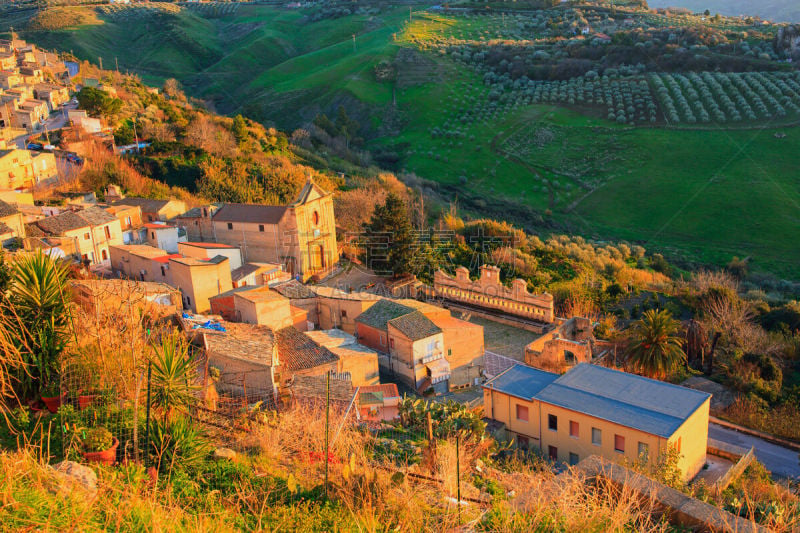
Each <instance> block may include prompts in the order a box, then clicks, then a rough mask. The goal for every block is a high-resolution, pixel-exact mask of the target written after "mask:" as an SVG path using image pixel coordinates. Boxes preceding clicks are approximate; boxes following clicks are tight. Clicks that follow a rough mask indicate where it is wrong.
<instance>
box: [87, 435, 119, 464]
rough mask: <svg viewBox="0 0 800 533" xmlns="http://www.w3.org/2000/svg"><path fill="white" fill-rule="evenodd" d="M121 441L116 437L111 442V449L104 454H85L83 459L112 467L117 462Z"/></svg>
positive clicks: (104, 451) (103, 452)
mask: <svg viewBox="0 0 800 533" xmlns="http://www.w3.org/2000/svg"><path fill="white" fill-rule="evenodd" d="M118 446H119V440H117V437H114V440H113V441H111V448H109V449H107V450H103V451H102V452H83V458H84V459H85V460H86V461H88V462H90V463H100V464H101V465H106V466H111V465H113V464H114V463H115V462H116V461H117V447H118Z"/></svg>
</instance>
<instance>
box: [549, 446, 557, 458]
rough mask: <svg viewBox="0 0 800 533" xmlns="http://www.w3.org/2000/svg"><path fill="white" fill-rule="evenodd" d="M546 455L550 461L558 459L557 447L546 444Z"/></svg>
mask: <svg viewBox="0 0 800 533" xmlns="http://www.w3.org/2000/svg"><path fill="white" fill-rule="evenodd" d="M547 455H548V457H550V460H551V461H558V448H556V447H555V446H548V447H547Z"/></svg>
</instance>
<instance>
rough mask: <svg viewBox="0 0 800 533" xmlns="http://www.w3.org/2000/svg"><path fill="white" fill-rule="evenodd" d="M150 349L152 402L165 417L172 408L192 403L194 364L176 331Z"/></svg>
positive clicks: (194, 387) (194, 386)
mask: <svg viewBox="0 0 800 533" xmlns="http://www.w3.org/2000/svg"><path fill="white" fill-rule="evenodd" d="M153 352H154V353H153V367H152V368H153V376H152V382H151V386H152V391H153V400H152V402H153V406H154V407H155V408H157V409H159V410H160V411H161V412H162V413H163V416H164V419H165V420H166V419H167V418H168V417H169V415H170V414H171V413H172V412H173V411H174V410H175V409H183V408H187V407H190V406H192V405H193V404H194V403H195V400H196V399H195V396H194V392H195V391H196V390H197V386H196V385H195V367H194V363H193V362H192V360H191V358H190V357H189V353H188V346H187V345H186V341H185V340H184V339H183V337H181V336H180V335H178V334H177V333H172V334H169V335H165V336H164V337H163V338H162V339H161V342H160V343H159V344H158V345H156V346H154V347H153Z"/></svg>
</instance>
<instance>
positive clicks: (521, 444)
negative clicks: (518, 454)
mask: <svg viewBox="0 0 800 533" xmlns="http://www.w3.org/2000/svg"><path fill="white" fill-rule="evenodd" d="M528 446H530V442H529V441H528V437H526V436H524V435H517V448H520V449H522V450H527V449H528Z"/></svg>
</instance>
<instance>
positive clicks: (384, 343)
mask: <svg viewBox="0 0 800 533" xmlns="http://www.w3.org/2000/svg"><path fill="white" fill-rule="evenodd" d="M379 338H380V341H381V346H386V341H384V340H383V335H380V336H379Z"/></svg>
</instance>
